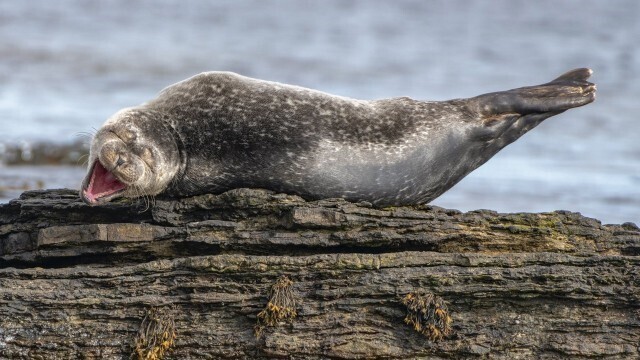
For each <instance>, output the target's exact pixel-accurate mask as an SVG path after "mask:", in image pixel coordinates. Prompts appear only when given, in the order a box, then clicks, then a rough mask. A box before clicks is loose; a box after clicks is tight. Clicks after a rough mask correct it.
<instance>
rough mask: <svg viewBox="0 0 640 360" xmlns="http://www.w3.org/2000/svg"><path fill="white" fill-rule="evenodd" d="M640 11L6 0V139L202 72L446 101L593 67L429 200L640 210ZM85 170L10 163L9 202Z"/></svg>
mask: <svg viewBox="0 0 640 360" xmlns="http://www.w3.org/2000/svg"><path fill="white" fill-rule="evenodd" d="M639 19H640V2H638V1H636V0H624V1H598V0H580V1H577V0H576V1H555V0H553V1H552V0H546V1H512V0H501V1H496V0H493V1H483V0H478V1H466V0H465V1H451V0H443V1H423V0H416V1H386V0H380V1H372V0H366V1H365V0H362V1H346V0H332V1H300V0H288V1H284V0H283V1H259V0H255V1H238V0H234V1H215V2H205V1H158V0H154V1H150V0H149V1H128V0H126V1H125V0H108V1H100V2H98V1H93V2H90V1H79V0H78V1H73V0H64V1H63V0H57V1H48V0H41V1H9V0H0V144H2V143H5V144H6V143H14V144H15V143H18V144H28V143H30V142H33V141H38V140H50V141H54V142H57V143H68V142H71V141H74V140H76V139H77V137H78V134H79V133H81V132H91V131H92V129H95V128H98V127H99V126H100V125H101V123H102V122H104V120H105V119H106V118H107V117H109V116H110V115H111V114H113V113H114V112H116V111H117V110H118V109H120V108H122V107H126V106H131V105H136V104H139V103H141V102H144V101H146V100H148V99H150V98H152V97H154V96H155V94H156V93H157V92H158V91H160V90H161V89H162V88H163V87H165V86H167V85H169V84H172V83H174V82H176V81H179V80H182V79H184V78H186V77H189V76H191V75H194V74H196V73H198V72H201V71H207V70H230V71H235V72H238V73H241V74H244V75H247V76H252V77H258V78H263V79H268V80H275V81H281V82H287V83H292V84H297V85H302V86H307V87H312V88H316V89H320V90H323V91H327V92H331V93H335V94H339V95H344V96H350V97H355V98H363V99H374V98H384V97H393V96H405V95H406V96H411V97H413V98H417V99H429V100H444V99H449V98H456V97H469V96H475V95H478V94H481V93H484V92H490V91H496V90H505V89H509V88H513V87H519V86H524V85H533V84H537V83H542V82H546V81H548V80H551V79H552V78H554V77H555V76H557V75H559V74H561V73H563V72H564V71H566V70H569V69H571V68H575V67H583V66H588V67H591V68H593V69H594V71H595V74H594V77H593V80H594V82H596V83H597V84H598V91H599V92H598V99H597V101H596V103H594V104H591V105H589V106H587V107H583V108H580V109H575V110H572V111H569V112H567V113H565V114H562V115H559V116H557V117H554V118H551V119H549V120H547V121H546V122H545V123H544V124H542V125H540V126H539V127H538V128H536V129H535V130H533V131H532V132H530V133H528V134H527V135H525V136H524V137H523V138H522V139H520V140H518V141H517V142H516V143H514V144H512V145H510V146H509V147H507V148H506V149H504V150H502V152H500V153H499V154H498V155H497V156H495V157H494V158H493V159H492V160H490V161H489V162H488V163H487V164H486V165H484V166H482V167H481V168H480V169H478V170H477V171H475V172H474V173H472V174H471V175H469V176H468V177H467V178H465V179H464V180H463V181H462V182H460V183H459V184H458V185H457V186H456V187H454V188H453V189H451V190H450V191H449V192H447V193H446V194H445V195H443V196H442V197H440V198H439V199H437V200H436V201H434V204H436V205H440V206H444V207H452V208H458V209H461V210H471V209H477V208H489V209H494V210H498V211H502V212H514V211H536V212H537V211H552V210H556V209H566V210H571V211H578V212H581V213H583V214H584V215H587V216H591V217H595V218H598V219H601V220H602V221H603V222H615V223H621V222H625V221H633V222H637V223H639V222H640V116H639V114H640V100H639V99H640V81H639V80H640V79H639V75H640V21H639ZM1 153H2V145H0V155H1ZM82 173H83V170H82V169H79V168H75V167H6V166H5V167H1V165H0V189H2V188H4V189H5V190H4V191H2V192H0V202H6V201H8V200H9V199H10V198H13V197H15V196H17V195H18V194H19V193H20V191H21V189H23V188H37V187H41V186H44V187H49V188H51V187H77V186H78V184H79V182H80V180H81V177H82ZM7 188H8V189H7Z"/></svg>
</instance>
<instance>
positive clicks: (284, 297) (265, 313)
mask: <svg viewBox="0 0 640 360" xmlns="http://www.w3.org/2000/svg"><path fill="white" fill-rule="evenodd" d="M292 285H293V281H291V279H289V278H288V277H287V276H285V275H283V276H281V277H280V278H278V280H277V281H276V282H275V284H273V285H272V286H271V290H270V291H269V302H268V303H267V306H266V307H265V308H264V309H263V310H262V311H260V313H258V321H257V324H256V326H255V328H254V330H255V334H256V337H259V336H260V335H261V334H262V330H264V328H265V327H266V326H276V325H277V324H278V322H279V321H281V320H287V319H289V320H290V319H293V318H295V317H296V315H297V313H296V299H295V297H294V294H293V291H292V289H291V287H292Z"/></svg>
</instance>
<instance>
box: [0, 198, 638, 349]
mask: <svg viewBox="0 0 640 360" xmlns="http://www.w3.org/2000/svg"><path fill="white" fill-rule="evenodd" d="M283 276H286V278H287V279H290V282H288V283H287V284H290V289H289V290H290V292H291V294H292V296H293V297H294V298H295V305H294V306H295V309H293V310H294V311H291V312H290V313H291V314H294V315H295V316H291V317H289V318H287V319H282V320H281V321H278V322H277V323H276V324H275V325H274V326H267V327H264V328H263V329H261V331H260V333H259V336H256V331H255V330H256V323H257V320H258V314H259V313H261V311H263V310H264V309H265V306H266V305H267V303H268V302H269V301H270V298H269V296H270V289H272V286H273V285H274V284H275V283H277V282H278V279H283ZM407 294H433V295H434V296H436V297H437V298H438V299H441V300H442V301H444V303H446V306H447V309H448V312H449V316H450V318H451V320H452V322H451V333H450V334H448V335H447V336H445V337H444V338H443V339H441V340H434V339H430V338H429V337H427V336H425V335H424V334H423V333H419V332H417V331H415V329H414V328H413V327H412V326H410V325H408V324H407V323H405V320H404V319H405V316H406V315H407V307H406V306H405V305H403V299H406V296H407ZM439 301H440V300H439ZM405 303H406V301H405ZM150 309H159V310H158V311H159V313H163V314H170V315H166V316H168V317H170V320H171V326H172V328H171V329H172V331H174V333H175V338H174V340H173V341H171V342H167V343H166V345H167V346H166V347H167V353H166V355H165V358H172V359H202V358H251V359H260V358H305V359H306V358H311V359H313V358H323V359H324V358H336V359H355V358H381V359H382V358H383V359H406V358H432V359H460V358H474V357H478V358H481V357H490V358H496V359H518V358H522V359H530V358H568V357H571V358H612V359H613V358H638V357H640V347H639V344H640V229H638V227H637V226H636V225H634V224H632V223H625V224H622V225H602V224H601V223H600V222H599V221H597V220H594V219H589V218H586V217H583V216H581V215H580V214H577V213H570V212H553V213H540V214H525V213H522V214H499V213H496V212H493V211H488V210H481V211H472V212H467V213H461V212H459V211H456V210H447V209H442V208H438V207H432V206H418V207H395V208H383V209H377V208H373V207H371V205H370V204H367V203H359V204H354V203H349V202H346V201H344V200H339V199H330V200H322V201H314V202H307V201H304V200H303V199H301V198H299V197H296V196H291V195H283V194H275V193H271V192H268V191H263V190H253V189H238V190H233V191H230V192H227V193H224V194H221V195H203V196H197V197H193V198H187V199H179V200H171V199H157V200H155V202H153V203H148V202H145V201H142V200H137V201H130V200H123V201H120V202H116V203H111V204H107V205H104V206H97V207H89V206H86V205H85V204H84V203H82V202H81V201H80V199H79V198H78V196H77V194H76V192H75V191H72V190H44V191H32V192H26V193H24V194H23V195H22V196H21V197H20V198H19V199H16V200H13V201H11V202H10V203H8V204H3V205H0V315H1V316H0V358H12V359H70V358H78V359H124V358H128V357H129V356H130V354H135V349H136V344H137V343H136V341H139V330H140V328H141V324H146V325H143V328H144V327H145V326H146V328H147V329H148V328H149V325H148V324H149V321H152V320H153V316H151V317H148V316H147V315H148V314H149V311H150ZM153 311H156V310H153ZM162 311H164V312H162ZM145 316H147V317H146V318H145ZM138 344H139V343H138ZM139 355H140V354H137V355H136V356H139ZM134 358H135V356H134Z"/></svg>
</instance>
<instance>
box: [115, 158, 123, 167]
mask: <svg viewBox="0 0 640 360" xmlns="http://www.w3.org/2000/svg"><path fill="white" fill-rule="evenodd" d="M122 164H124V160H122V158H121V157H118V161H116V167H118V166H120V165H122Z"/></svg>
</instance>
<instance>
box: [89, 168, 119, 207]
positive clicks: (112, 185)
mask: <svg viewBox="0 0 640 360" xmlns="http://www.w3.org/2000/svg"><path fill="white" fill-rule="evenodd" d="M125 187H126V185H125V184H123V183H122V182H120V180H118V179H116V177H115V176H113V174H112V173H110V172H109V171H107V169H105V167H104V166H102V164H101V163H100V162H99V161H97V162H96V165H95V166H94V167H93V174H92V175H91V181H90V183H89V187H88V188H87V190H86V195H87V196H88V197H89V198H90V199H91V200H94V201H95V200H97V199H98V198H100V197H104V196H108V195H111V194H113V193H115V192H117V191H120V190H122V189H124V188H125Z"/></svg>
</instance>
